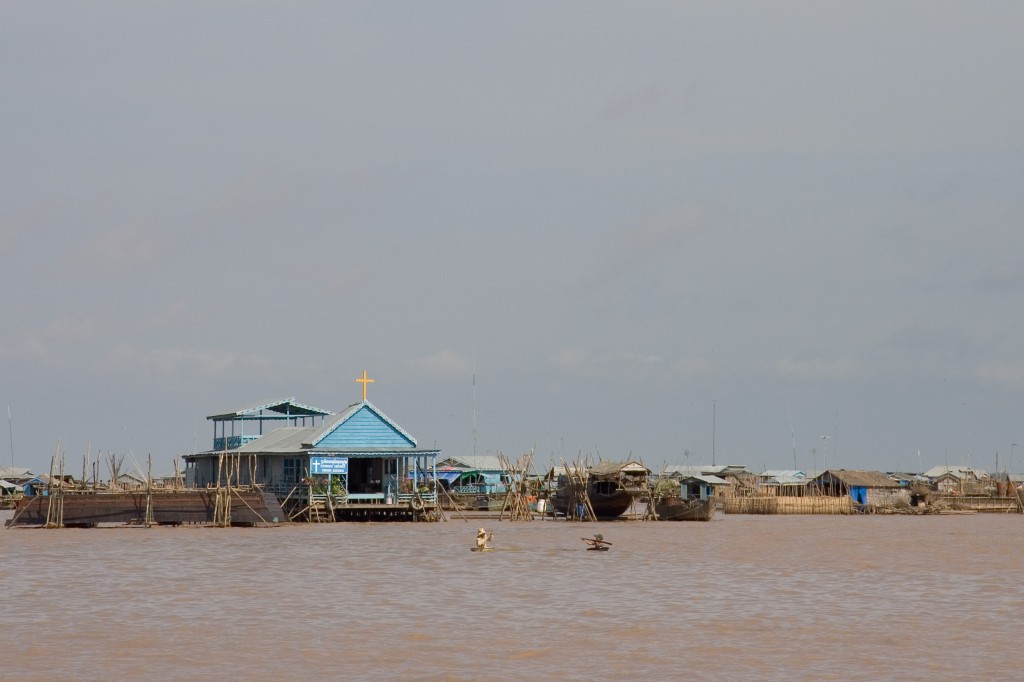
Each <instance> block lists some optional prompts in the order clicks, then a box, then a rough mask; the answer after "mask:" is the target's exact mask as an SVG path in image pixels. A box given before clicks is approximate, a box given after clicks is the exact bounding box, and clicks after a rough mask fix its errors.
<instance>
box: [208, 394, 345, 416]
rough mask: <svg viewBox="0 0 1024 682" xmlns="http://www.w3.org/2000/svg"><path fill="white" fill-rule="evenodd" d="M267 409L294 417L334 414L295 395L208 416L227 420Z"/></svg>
mask: <svg viewBox="0 0 1024 682" xmlns="http://www.w3.org/2000/svg"><path fill="white" fill-rule="evenodd" d="M264 410H267V411H269V412H277V413H279V414H283V415H288V416H292V417H304V416H305V417H309V416H314V417H324V416H327V415H330V414H333V412H331V411H330V410H322V409H320V408H319V407H311V406H309V405H303V404H302V403H297V402H295V397H294V396H292V397H289V398H282V399H279V400H267V401H264V402H259V403H253V404H251V405H245V406H243V407H239V408H238V409H236V410H231V411H230V412H224V413H223V414H215V415H211V416H209V417H207V419H211V420H214V421H226V420H228V419H241V418H242V417H246V416H249V415H254V414H257V413H259V412H262V411H264Z"/></svg>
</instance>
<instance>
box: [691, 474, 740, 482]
mask: <svg viewBox="0 0 1024 682" xmlns="http://www.w3.org/2000/svg"><path fill="white" fill-rule="evenodd" d="M690 478H692V479H694V480H695V481H701V482H703V483H708V484H710V485H732V483H729V481H727V480H725V479H724V478H720V477H718V476H713V475H711V474H708V475H706V476H685V477H683V480H684V481H685V480H686V479H690Z"/></svg>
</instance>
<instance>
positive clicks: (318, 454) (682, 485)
mask: <svg viewBox="0 0 1024 682" xmlns="http://www.w3.org/2000/svg"><path fill="white" fill-rule="evenodd" d="M356 381H357V382H360V383H362V400H361V401H360V402H357V403H354V404H352V405H350V406H348V407H347V408H346V409H344V410H342V411H340V412H336V413H335V412H331V411H329V410H324V409H320V408H316V407H311V406H309V405H306V404H303V403H300V402H297V401H296V400H295V399H294V398H284V399H281V400H272V401H266V402H261V403H256V404H251V405H248V406H244V407H241V408H238V409H235V410H230V411H227V412H220V413H218V414H214V415H210V416H209V417H207V419H208V420H209V421H210V422H212V425H213V442H212V447H211V449H209V450H205V451H202V452H194V453H190V454H186V455H183V456H182V457H181V460H182V464H183V466H181V464H179V463H178V462H177V461H176V462H175V473H174V474H172V475H169V476H156V477H154V476H153V475H152V472H151V471H146V472H139V471H137V470H136V471H134V472H131V473H129V472H125V471H123V466H124V461H123V460H124V458H123V456H118V455H106V456H101V455H99V454H98V455H97V456H96V457H92V456H91V455H88V454H87V455H85V456H84V457H83V460H82V468H81V475H80V476H79V477H76V476H74V475H73V474H72V473H70V464H69V462H68V461H66V459H65V457H64V455H63V454H62V453H60V452H59V447H58V453H57V454H55V455H54V456H53V458H52V459H51V464H50V470H49V472H47V473H37V472H32V471H31V470H29V469H25V468H16V467H8V468H0V493H2V496H0V502H2V505H3V507H4V508H7V509H10V510H13V512H11V513H10V518H8V519H7V521H6V525H7V526H8V527H37V528H71V527H74V528H95V527H100V526H111V525H130V526H157V525H186V524H199V525H207V526H220V527H225V526H274V525H280V524H284V523H330V522H343V521H410V522H439V521H448V520H450V519H463V520H466V521H469V520H471V519H491V520H499V521H500V520H507V521H533V520H550V521H558V520H566V521H599V520H600V521H612V520H616V521H618V520H622V521H637V522H640V521H712V520H714V519H719V520H720V519H722V518H725V517H726V516H727V515H729V514H976V513H983V512H988V513H1016V514H1024V485H1022V483H1024V477H1022V476H1019V475H1012V474H1009V473H1006V472H1004V473H998V472H997V473H994V474H989V473H987V472H984V471H980V470H977V469H973V468H970V467H965V466H938V467H934V468H932V469H930V470H928V471H924V472H919V473H909V472H881V471H859V470H846V469H829V470H825V471H821V472H804V471H797V470H787V471H780V470H769V471H761V472H756V471H753V470H751V469H749V468H748V467H747V466H743V465H717V466H716V465H710V466H704V465H664V466H662V467H660V468H659V469H657V470H652V469H651V468H648V467H647V466H646V465H645V464H644V463H643V461H642V460H640V459H635V458H632V457H630V458H625V459H622V460H617V461H610V460H599V461H592V460H591V459H590V458H589V457H583V456H580V457H578V458H576V459H574V460H573V461H564V460H563V461H561V462H560V465H558V466H553V465H552V466H547V467H545V468H544V469H543V470H538V469H537V466H536V462H535V459H534V453H526V454H523V455H521V456H519V457H516V458H514V459H513V458H511V457H507V456H505V455H503V454H500V453H499V454H498V455H496V456H495V455H486V456H459V457H457V456H443V455H442V452H441V451H440V450H438V449H433V448H424V447H420V446H419V445H418V443H417V440H416V438H415V437H413V436H412V435H411V434H409V433H408V432H407V431H406V430H405V429H403V428H402V427H401V426H400V425H399V424H398V423H397V422H396V421H395V420H393V419H392V418H391V417H389V416H388V415H386V414H385V413H384V412H383V411H381V410H380V409H379V408H378V407H377V406H375V405H374V404H373V403H371V402H370V401H369V400H367V398H366V385H367V383H372V382H373V379H370V378H368V377H367V376H366V372H363V376H362V378H359V379H356ZM149 468H150V469H151V464H150V465H149ZM136 469H138V467H136ZM480 533H481V534H480V535H478V538H477V547H476V548H474V549H479V550H486V549H488V548H489V546H488V544H487V543H488V537H487V535H486V533H484V529H481V530H480ZM583 540H584V541H585V542H586V543H587V544H588V545H590V546H589V547H588V549H596V550H599V551H600V550H602V549H604V550H606V549H607V548H608V546H609V545H610V544H611V543H608V542H605V541H604V540H603V538H602V536H600V534H598V535H595V536H594V537H593V538H583Z"/></svg>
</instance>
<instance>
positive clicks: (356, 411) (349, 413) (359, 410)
mask: <svg viewBox="0 0 1024 682" xmlns="http://www.w3.org/2000/svg"><path fill="white" fill-rule="evenodd" d="M370 413H372V415H371V414H370ZM374 417H376V420H374ZM356 419H362V420H366V419H369V420H370V424H371V427H370V428H371V429H374V430H379V426H380V424H381V423H383V424H386V425H387V426H389V427H391V429H393V430H394V435H396V436H397V437H398V438H400V439H404V440H406V441H408V445H409V446H411V447H416V439H415V438H413V437H412V436H411V435H409V434H408V433H406V432H405V430H404V429H403V428H402V427H401V426H399V425H398V424H396V423H395V422H393V421H392V420H391V419H390V418H389V417H388V416H387V415H386V414H384V413H383V412H381V411H380V410H379V409H377V407H376V406H375V405H374V404H373V403H371V402H370V401H369V400H364V401H363V402H361V403H354V404H352V405H349V406H348V407H347V408H345V410H344V411H342V412H341V413H340V414H338V415H337V416H335V417H334V418H333V419H331V420H330V421H328V422H325V423H324V425H323V426H321V427H320V428H319V432H318V433H317V434H316V435H315V436H314V437H313V438H312V439H311V440H310V441H309V445H311V446H313V447H316V446H318V445H320V444H321V443H323V442H324V441H325V440H327V439H328V437H329V436H331V435H332V434H334V433H335V432H336V431H338V429H339V427H341V426H342V425H343V424H345V423H346V422H354V421H355V420H356ZM375 422H376V423H375ZM367 435H372V434H367ZM380 446H381V447H387V446H386V445H384V444H380Z"/></svg>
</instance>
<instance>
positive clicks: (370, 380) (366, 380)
mask: <svg viewBox="0 0 1024 682" xmlns="http://www.w3.org/2000/svg"><path fill="white" fill-rule="evenodd" d="M374 381H376V379H367V378H366V370H365V369H364V370H363V378H361V379H356V383H359V384H362V385H363V402H364V403H365V402H366V384H372V383H373V382H374Z"/></svg>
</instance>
